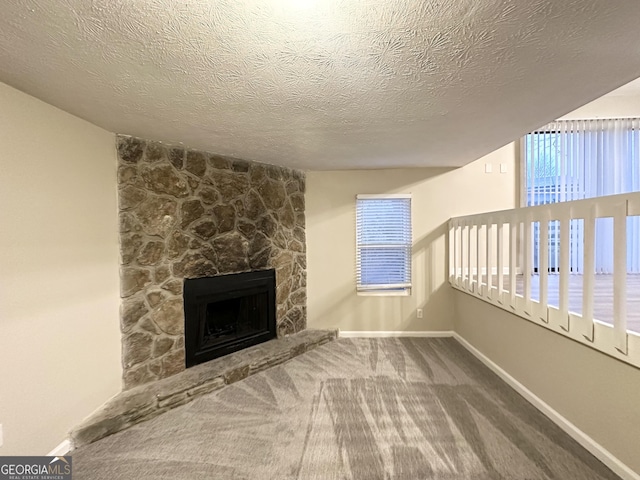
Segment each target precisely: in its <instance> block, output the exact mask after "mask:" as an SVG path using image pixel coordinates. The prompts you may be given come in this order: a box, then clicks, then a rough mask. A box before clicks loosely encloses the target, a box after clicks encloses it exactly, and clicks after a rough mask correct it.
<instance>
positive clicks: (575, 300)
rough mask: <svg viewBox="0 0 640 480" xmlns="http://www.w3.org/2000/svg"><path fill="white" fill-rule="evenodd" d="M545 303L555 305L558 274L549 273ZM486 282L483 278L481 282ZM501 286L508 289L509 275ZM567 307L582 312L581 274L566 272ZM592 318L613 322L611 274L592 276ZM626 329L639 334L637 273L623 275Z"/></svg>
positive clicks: (536, 290)
mask: <svg viewBox="0 0 640 480" xmlns="http://www.w3.org/2000/svg"><path fill="white" fill-rule="evenodd" d="M548 278H549V289H548V300H549V305H552V306H555V307H557V306H558V297H559V295H558V292H559V288H558V287H559V280H560V276H559V275H555V274H549V277H548ZM483 283H486V277H485V279H484V282H483ZM492 283H493V286H494V287H497V286H498V278H497V276H496V275H494V276H493V282H492ZM504 289H505V291H508V290H509V277H508V275H505V276H504ZM516 293H517V294H518V295H523V294H524V281H523V276H522V275H518V277H517V281H516ZM531 299H532V300H536V301H537V300H539V299H540V276H539V275H532V276H531ZM569 310H571V311H572V312H574V313H582V275H574V274H572V275H569ZM593 310H594V317H595V318H596V319H597V320H600V321H602V322H605V323H609V324H613V275H596V276H595V289H594V298H593ZM627 329H628V330H629V331H631V332H634V333H638V334H640V275H638V274H635V275H631V274H630V275H627Z"/></svg>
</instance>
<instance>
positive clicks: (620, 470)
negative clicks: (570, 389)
mask: <svg viewBox="0 0 640 480" xmlns="http://www.w3.org/2000/svg"><path fill="white" fill-rule="evenodd" d="M453 338H455V339H456V340H457V341H458V342H459V343H460V344H461V345H462V346H463V347H464V348H466V349H467V350H469V352H471V353H472V354H473V355H474V356H475V357H476V358H478V360H480V361H481V362H482V363H484V364H485V365H486V366H487V367H489V368H490V369H491V370H492V371H493V372H494V373H495V374H496V375H498V376H499V377H500V378H502V380H504V381H505V382H506V383H507V384H508V385H509V386H510V387H511V388H513V389H514V390H515V391H516V392H518V393H519V394H520V395H522V396H523V397H524V398H525V399H526V400H527V401H528V402H529V403H531V404H532V405H533V406H534V407H536V408H537V409H538V410H540V411H541V412H542V413H543V414H544V415H546V416H547V417H548V418H549V419H550V420H551V421H552V422H553V423H555V424H556V425H558V426H559V427H560V428H561V429H562V430H564V431H565V432H566V433H567V434H568V435H569V436H570V437H571V438H573V439H574V440H575V441H576V442H578V443H579V444H580V445H582V446H583V447H584V448H585V449H586V450H587V451H589V452H590V453H591V454H592V455H593V456H594V457H596V458H597V459H598V460H600V461H601V462H602V463H604V464H605V465H606V466H607V467H609V468H610V469H611V470H612V471H613V472H614V473H615V474H616V475H618V476H619V477H620V478H622V479H623V480H640V475H639V474H638V473H636V472H634V471H633V470H632V469H631V468H629V467H628V466H626V465H625V464H624V463H622V462H621V461H620V460H618V459H617V458H616V457H615V456H613V455H612V454H611V452H609V451H608V450H607V449H606V448H604V447H603V446H602V445H600V444H599V443H598V442H596V441H595V440H594V439H593V438H591V437H590V436H589V435H587V434H586V433H584V432H583V431H582V430H580V429H579V428H578V427H576V426H575V425H574V424H573V423H571V422H570V421H569V420H567V419H566V418H565V417H563V416H562V415H560V414H559V413H558V412H557V411H556V410H554V409H553V408H552V407H551V406H550V405H549V404H547V403H546V402H545V401H544V400H542V399H541V398H540V397H538V396H537V395H536V394H535V393H533V392H532V391H531V390H529V389H528V388H527V387H525V386H524V385H523V384H521V383H520V382H519V381H518V380H516V379H515V378H514V377H512V376H511V375H509V374H508V373H507V372H506V371H505V370H503V369H502V368H501V367H500V366H498V364H496V363H495V362H494V361H493V360H491V359H490V358H489V357H487V356H486V355H485V354H484V353H482V352H481V351H480V350H478V349H477V348H476V347H474V346H473V345H471V344H470V343H469V342H468V341H467V340H465V339H464V338H462V337H461V336H460V335H459V334H458V333H455V332H454V333H453Z"/></svg>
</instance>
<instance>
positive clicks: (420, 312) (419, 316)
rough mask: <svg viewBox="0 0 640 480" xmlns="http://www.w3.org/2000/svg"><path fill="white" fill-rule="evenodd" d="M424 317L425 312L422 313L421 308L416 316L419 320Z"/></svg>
mask: <svg viewBox="0 0 640 480" xmlns="http://www.w3.org/2000/svg"><path fill="white" fill-rule="evenodd" d="M423 315H424V312H423V311H422V309H421V308H419V309H418V310H416V316H417V317H418V318H422V316H423Z"/></svg>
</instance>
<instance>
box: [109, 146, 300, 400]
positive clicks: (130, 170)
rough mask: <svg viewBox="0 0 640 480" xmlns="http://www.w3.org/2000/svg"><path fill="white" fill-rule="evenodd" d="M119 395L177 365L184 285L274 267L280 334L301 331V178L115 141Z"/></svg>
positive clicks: (180, 364)
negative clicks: (121, 389)
mask: <svg viewBox="0 0 640 480" xmlns="http://www.w3.org/2000/svg"><path fill="white" fill-rule="evenodd" d="M117 147H118V199H119V213H120V244H121V297H122V306H121V330H122V355H123V357H122V358H123V383H124V389H125V390H127V389H130V388H133V387H136V386H139V385H142V384H146V383H149V382H153V381H157V380H159V379H162V378H167V377H170V376H172V375H175V374H177V373H179V372H181V371H182V370H184V368H185V366H184V365H185V351H184V312H183V297H182V291H183V281H184V279H185V278H201V277H209V276H216V275H222V274H229V273H238V272H246V271H251V270H261V269H266V268H274V269H275V270H276V304H277V307H276V308H277V311H276V327H277V335H278V337H284V336H285V335H288V334H292V333H296V332H300V331H302V330H304V329H305V327H306V245H305V244H306V241H305V216H304V192H305V177H304V173H302V172H299V171H295V170H291V169H287V168H283V167H277V166H273V165H265V164H260V163H255V162H247V161H243V160H238V159H231V158H225V157H221V156H218V155H212V154H208V153H205V152H200V151H195V150H189V149H186V148H184V147H181V146H169V145H164V144H161V143H158V142H150V141H145V140H142V139H139V138H134V137H128V136H121V135H119V136H118V137H117Z"/></svg>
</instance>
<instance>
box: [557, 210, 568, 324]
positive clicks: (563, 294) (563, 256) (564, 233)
mask: <svg viewBox="0 0 640 480" xmlns="http://www.w3.org/2000/svg"><path fill="white" fill-rule="evenodd" d="M569 218H570V216H569V215H566V214H563V215H561V218H560V292H559V294H558V295H559V304H560V305H559V307H560V327H561V328H563V329H564V330H566V331H569V232H570V227H569V226H570V220H569Z"/></svg>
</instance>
